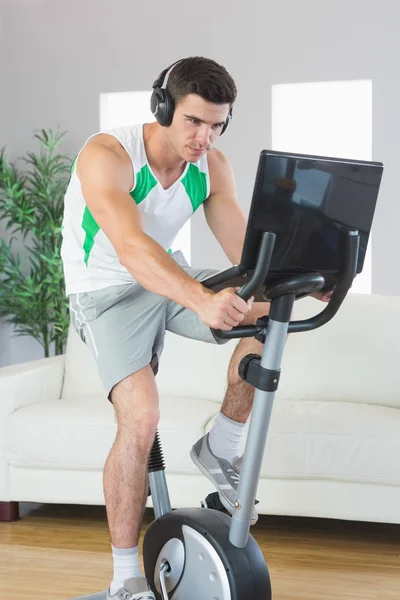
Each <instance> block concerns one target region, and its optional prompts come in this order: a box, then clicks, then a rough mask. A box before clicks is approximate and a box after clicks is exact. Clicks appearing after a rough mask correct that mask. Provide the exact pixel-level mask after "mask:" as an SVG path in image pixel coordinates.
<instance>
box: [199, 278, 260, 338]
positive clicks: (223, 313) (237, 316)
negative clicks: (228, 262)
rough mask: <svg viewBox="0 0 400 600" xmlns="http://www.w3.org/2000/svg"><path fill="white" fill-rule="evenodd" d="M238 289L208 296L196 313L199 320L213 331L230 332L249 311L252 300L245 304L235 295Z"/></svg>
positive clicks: (227, 289)
mask: <svg viewBox="0 0 400 600" xmlns="http://www.w3.org/2000/svg"><path fill="white" fill-rule="evenodd" d="M239 289H240V288H225V289H223V290H221V291H220V292H218V293H217V294H210V295H209V296H208V297H207V298H206V300H205V302H204V303H203V305H202V307H201V308H200V310H198V311H197V313H198V315H199V317H200V318H201V320H202V321H203V322H204V323H205V324H206V325H207V326H208V327H212V328H213V329H221V330H222V331H230V330H231V329H232V328H233V327H237V326H238V325H240V323H241V322H242V321H243V319H244V317H245V315H247V313H248V312H249V311H250V310H251V307H252V305H253V301H254V298H251V299H250V300H248V301H247V302H246V301H245V300H243V299H242V298H240V296H238V295H237V293H236V292H237V291H238V290H239Z"/></svg>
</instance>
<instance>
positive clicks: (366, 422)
mask: <svg viewBox="0 0 400 600" xmlns="http://www.w3.org/2000/svg"><path fill="white" fill-rule="evenodd" d="M160 406H161V421H160V427H159V430H160V436H161V442H162V446H163V450H164V455H165V459H166V464H167V469H168V470H169V471H174V472H195V473H197V470H196V468H195V467H194V465H193V464H192V462H191V460H190V457H189V450H190V448H191V446H192V444H193V443H194V442H195V441H196V440H197V439H198V438H199V437H200V436H201V435H203V432H204V431H207V430H209V428H210V426H211V424H212V422H213V417H215V415H216V414H217V412H218V410H219V406H218V404H216V403H213V402H209V401H207V400H199V399H198V400H193V399H191V398H182V397H172V396H162V397H161V399H160ZM399 432H400V410H397V409H391V408H384V407H378V406H369V405H363V404H356V403H346V402H336V403H334V404H333V403H326V402H323V401H320V402H317V401H303V402H295V401H286V400H277V402H276V403H275V406H274V410H273V413H272V418H271V426H270V434H269V437H268V440H267V449H266V454H265V458H264V462H263V467H262V476H264V477H276V478H289V479H293V478H305V479H321V478H322V479H331V480H332V479H333V480H347V481H357V482H360V483H361V482H368V483H379V484H387V485H400V461H399V460H398V457H399V456H400V435H399ZM115 433H116V423H115V419H114V413H113V408H112V406H111V404H109V403H108V402H103V401H102V400H101V398H100V399H99V398H98V397H92V398H86V399H85V400H81V401H80V402H79V403H74V402H67V401H61V400H60V401H55V402H47V403H43V404H40V405H35V406H29V407H26V408H23V409H20V410H18V411H15V412H14V413H12V414H11V415H10V416H9V417H8V418H7V421H6V439H5V442H6V449H7V453H8V456H9V459H10V462H11V463H12V464H20V465H29V466H41V467H46V466H49V467H54V466H57V467H58V468H63V467H65V468H67V467H68V468H76V469H93V468H95V469H101V468H102V466H103V465H104V462H105V460H106V458H107V455H108V452H109V450H110V448H111V446H112V443H113V440H114V438H115Z"/></svg>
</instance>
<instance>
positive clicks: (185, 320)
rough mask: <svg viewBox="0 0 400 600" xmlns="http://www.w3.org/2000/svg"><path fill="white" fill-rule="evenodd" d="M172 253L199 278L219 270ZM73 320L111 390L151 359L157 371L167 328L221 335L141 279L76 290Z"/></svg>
mask: <svg viewBox="0 0 400 600" xmlns="http://www.w3.org/2000/svg"><path fill="white" fill-rule="evenodd" d="M172 258H174V259H175V261H176V262H177V263H178V264H179V265H180V266H181V267H182V269H183V270H184V271H186V272H187V273H188V274H189V275H190V276H191V277H193V278H194V279H197V281H203V280H204V279H207V278H208V277H211V275H214V274H215V273H216V272H217V271H215V270H212V269H192V268H191V267H190V266H189V265H188V264H187V262H186V261H185V259H184V256H183V254H182V253H181V252H175V253H174V254H173V255H172ZM69 300H70V314H71V322H72V325H73V327H74V328H75V330H76V331H77V332H78V334H79V335H80V337H81V338H82V340H83V341H84V342H85V343H86V344H87V345H88V347H89V348H90V350H91V351H92V353H93V356H94V358H95V360H96V363H97V368H98V371H99V375H100V378H101V380H102V383H103V386H104V388H105V390H106V393H107V396H108V397H109V394H110V392H111V390H112V388H113V387H114V385H116V384H117V383H118V382H119V381H121V380H122V379H125V377H128V375H131V374H132V373H135V372H136V371H138V370H139V369H142V368H143V367H145V366H146V365H148V364H151V365H152V367H153V371H154V372H155V373H156V372H157V368H158V362H159V360H160V357H161V353H162V350H163V346H164V336H165V331H171V332H173V333H176V334H178V335H182V336H184V337H188V338H191V339H194V340H200V341H202V342H208V343H213V344H215V343H218V344H221V343H224V342H225V341H226V340H219V339H216V338H215V337H214V335H213V333H212V331H211V330H210V328H209V327H207V325H205V323H203V321H202V320H201V319H200V317H199V316H198V315H197V314H196V313H194V312H192V311H191V310H189V309H187V308H184V307H183V306H181V305H179V304H176V302H173V301H172V300H169V299H168V298H166V297H165V296H161V295H159V294H155V293H154V292H149V291H148V290H146V289H145V288H143V287H142V286H141V285H140V284H138V283H136V282H135V283H131V284H126V285H114V286H110V287H107V288H104V289H101V290H95V291H93V292H82V293H79V294H71V295H70V298H69Z"/></svg>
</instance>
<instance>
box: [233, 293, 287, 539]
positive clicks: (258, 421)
mask: <svg viewBox="0 0 400 600" xmlns="http://www.w3.org/2000/svg"><path fill="white" fill-rule="evenodd" d="M294 301H295V295H294V294H288V295H284V296H280V297H278V298H275V299H273V300H272V302H271V308H270V314H269V322H268V328H267V332H266V338H265V343H264V349H263V354H262V357H261V369H262V372H263V375H264V377H263V380H264V384H263V385H262V387H263V388H264V389H259V388H257V389H256V390H255V395H254V403H253V410H252V415H251V419H250V425H249V431H248V436H247V441H246V447H245V452H244V457H243V464H242V469H241V473H240V479H239V487H238V493H237V500H236V509H235V512H234V514H233V517H232V522H231V528H230V533H229V539H230V542H231V543H232V544H233V545H234V546H236V547H238V548H244V547H245V546H246V544H247V541H248V535H249V529H250V516H251V512H252V509H253V506H254V502H255V498H256V493H257V487H258V482H259V479H260V473H261V466H262V461H263V458H264V451H265V446H266V441H267V435H268V427H269V422H270V418H271V412H272V407H273V402H274V397H275V391H276V389H277V387H278V382H279V374H280V368H281V361H282V356H283V351H284V348H285V342H286V337H287V332H288V326H289V322H290V316H291V314H292V310H293V304H294Z"/></svg>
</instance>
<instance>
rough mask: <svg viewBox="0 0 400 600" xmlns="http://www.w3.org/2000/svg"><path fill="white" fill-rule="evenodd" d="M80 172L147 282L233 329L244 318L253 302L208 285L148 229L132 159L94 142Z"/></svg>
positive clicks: (115, 241)
mask: <svg viewBox="0 0 400 600" xmlns="http://www.w3.org/2000/svg"><path fill="white" fill-rule="evenodd" d="M77 174H78V177H79V179H80V182H81V185H82V192H83V196H84V199H85V202H86V204H87V206H88V208H89V210H90V212H91V214H92V215H93V218H94V219H95V221H96V223H97V224H98V226H99V227H100V229H102V231H103V232H104V233H105V235H106V236H107V237H108V239H109V240H110V242H111V244H112V245H113V247H114V249H115V251H116V253H117V256H118V259H119V261H120V263H121V264H122V265H123V266H124V267H125V268H126V269H127V270H128V271H129V272H130V273H131V275H132V276H133V278H134V279H135V280H136V281H138V282H139V283H140V284H141V285H142V286H143V287H144V288H146V289H147V290H149V291H152V292H155V293H157V294H160V295H162V296H166V297H167V298H170V299H171V300H173V301H175V302H177V303H178V304H180V305H181V306H185V307H186V308H189V309H191V310H193V311H194V312H196V313H197V314H198V315H199V316H200V318H201V319H202V320H203V321H204V323H206V324H207V325H208V326H209V327H214V328H216V329H224V330H229V329H231V328H232V327H234V326H236V325H237V324H238V323H239V322H240V321H241V320H242V319H243V315H244V314H245V313H246V312H247V310H248V307H247V305H246V303H244V301H243V300H242V299H241V298H239V297H238V296H237V294H235V293H234V291H233V290H230V289H226V290H223V291H222V292H219V294H215V293H213V292H212V291H210V290H208V289H207V288H205V287H204V286H203V285H202V284H201V283H200V282H198V281H196V280H195V279H194V278H192V277H190V276H189V275H187V273H185V271H183V269H181V268H180V267H179V265H178V264H177V263H176V262H175V261H174V259H173V258H171V257H170V256H169V254H168V252H166V251H165V250H164V248H162V247H161V246H160V245H159V244H158V243H157V242H156V241H155V240H153V239H152V238H151V237H150V236H148V235H147V234H146V233H145V232H144V230H143V227H142V219H141V214H140V211H139V209H138V207H137V206H136V204H135V202H134V201H133V200H132V197H131V196H130V193H129V190H130V189H131V188H132V181H133V173H132V166H131V163H130V162H129V161H127V160H126V159H125V160H124V158H122V156H121V155H120V154H119V153H118V152H116V151H115V150H114V149H113V148H111V147H108V146H107V145H105V144H103V143H100V142H99V143H90V144H88V145H87V146H86V147H85V148H84V150H83V151H82V152H81V154H80V156H79V159H78V162H77Z"/></svg>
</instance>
